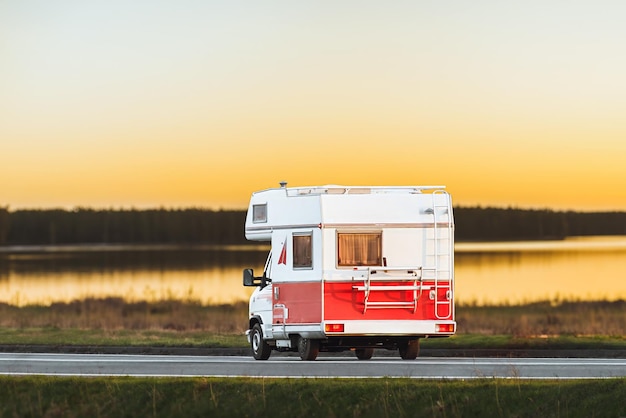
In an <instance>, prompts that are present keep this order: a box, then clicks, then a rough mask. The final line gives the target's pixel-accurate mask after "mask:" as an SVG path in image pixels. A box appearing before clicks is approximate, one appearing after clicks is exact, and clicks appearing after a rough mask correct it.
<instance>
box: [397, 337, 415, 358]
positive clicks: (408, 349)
mask: <svg viewBox="0 0 626 418" xmlns="http://www.w3.org/2000/svg"><path fill="white" fill-rule="evenodd" d="M398 351H400V357H402V359H403V360H415V359H416V358H417V355H418V354H419V352H420V340H419V338H416V339H414V340H409V341H406V342H404V343H402V344H400V347H398Z"/></svg>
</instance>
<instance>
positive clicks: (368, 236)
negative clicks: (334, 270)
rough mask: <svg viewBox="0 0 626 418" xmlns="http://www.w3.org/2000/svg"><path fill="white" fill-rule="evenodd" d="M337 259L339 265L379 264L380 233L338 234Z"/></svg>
mask: <svg viewBox="0 0 626 418" xmlns="http://www.w3.org/2000/svg"><path fill="white" fill-rule="evenodd" d="M337 238H338V243H337V246H338V254H337V261H338V264H339V265H340V266H380V265H381V264H380V262H381V252H382V251H381V247H382V246H381V235H380V234H378V233H363V234H345V233H344V234H338V235H337Z"/></svg>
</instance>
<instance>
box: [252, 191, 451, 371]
mask: <svg viewBox="0 0 626 418" xmlns="http://www.w3.org/2000/svg"><path fill="white" fill-rule="evenodd" d="M245 234H246V238H247V239H249V240H254V241H269V242H270V243H271V250H270V253H269V256H268V258H267V262H266V263H265V269H264V271H263V274H262V275H261V276H258V277H255V276H254V272H253V271H252V269H245V270H244V273H243V284H244V286H257V289H255V290H254V292H253V293H252V296H251V297H250V319H249V321H250V323H249V329H248V331H247V332H246V335H247V337H248V341H249V342H250V344H251V347H252V353H253V355H254V358H255V359H257V360H265V359H268V358H269V356H270V354H271V352H272V350H278V351H298V353H299V354H300V357H301V358H302V359H303V360H314V359H315V358H316V357H317V355H318V353H319V352H320V351H343V350H354V351H355V354H356V356H357V357H358V358H359V359H363V360H365V359H369V358H371V357H372V355H373V353H374V349H376V348H384V349H390V350H399V354H400V356H401V357H402V358H403V359H415V357H417V355H418V353H419V340H420V338H432V337H447V336H450V335H453V334H454V333H455V330H456V322H455V317H454V219H453V215H452V202H451V198H450V195H449V194H448V193H447V192H445V190H444V187H442V186H412V187H375V186H372V187H363V186H358V187H351V186H334V185H333V186H314V187H287V185H286V183H281V185H280V187H279V188H274V189H268V190H263V191H259V192H256V193H253V194H252V197H251V199H250V205H249V208H248V212H247V216H246V225H245Z"/></svg>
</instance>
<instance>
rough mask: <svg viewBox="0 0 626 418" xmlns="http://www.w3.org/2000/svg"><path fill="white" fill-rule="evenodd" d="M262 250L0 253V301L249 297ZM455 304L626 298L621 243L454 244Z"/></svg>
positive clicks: (625, 243) (624, 243)
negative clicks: (246, 274) (246, 278)
mask: <svg viewBox="0 0 626 418" xmlns="http://www.w3.org/2000/svg"><path fill="white" fill-rule="evenodd" d="M266 252H267V250H265V249H258V248H257V249H252V250H237V249H231V250H212V249H204V250H201V249H194V250H186V251H182V250H179V251H175V250H164V251H68V250H67V249H64V251H54V252H52V251H49V252H35V253H33V252H27V251H23V250H22V251H20V252H13V253H6V252H5V253H0V302H5V303H10V304H13V305H19V306H23V305H26V304H46V305H47V304H51V303H54V302H68V301H71V300H75V299H82V298H86V297H110V296H112V297H121V298H124V299H126V300H129V301H138V300H148V301H156V300H162V299H180V300H194V301H199V302H201V303H203V304H215V303H231V302H237V301H247V300H248V297H249V295H250V293H251V292H252V289H250V288H244V287H243V286H242V285H241V281H242V279H241V276H242V273H241V272H242V269H243V268H246V267H252V268H254V269H255V271H257V272H260V271H261V270H262V268H263V264H264V262H265V257H266ZM455 278H456V300H457V302H461V303H476V304H486V303H511V304H517V303H523V302H532V301H539V300H559V299H560V300H563V299H570V300H571V299H575V300H598V299H606V300H617V299H626V237H623V236H619V237H586V238H571V239H567V240H564V241H533V242H507V243H457V244H456V247H455Z"/></svg>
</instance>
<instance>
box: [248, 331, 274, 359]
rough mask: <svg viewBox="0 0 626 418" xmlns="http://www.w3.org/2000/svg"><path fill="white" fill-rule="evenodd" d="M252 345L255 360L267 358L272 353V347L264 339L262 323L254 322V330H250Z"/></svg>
mask: <svg viewBox="0 0 626 418" xmlns="http://www.w3.org/2000/svg"><path fill="white" fill-rule="evenodd" d="M250 347H251V348H252V356H253V357H254V359H255V360H267V359H268V358H270V354H272V347H270V346H269V344H268V343H267V342H266V341H265V340H264V339H263V331H262V330H261V325H260V324H254V326H253V327H252V331H250Z"/></svg>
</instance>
